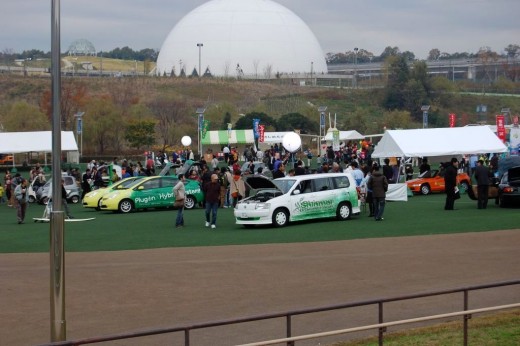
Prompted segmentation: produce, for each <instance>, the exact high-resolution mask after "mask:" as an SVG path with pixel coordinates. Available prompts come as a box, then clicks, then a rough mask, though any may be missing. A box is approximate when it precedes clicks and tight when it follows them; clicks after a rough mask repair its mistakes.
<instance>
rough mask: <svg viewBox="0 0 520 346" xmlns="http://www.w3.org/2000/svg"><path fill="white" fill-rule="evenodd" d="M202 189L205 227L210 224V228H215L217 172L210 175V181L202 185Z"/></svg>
mask: <svg viewBox="0 0 520 346" xmlns="http://www.w3.org/2000/svg"><path fill="white" fill-rule="evenodd" d="M203 190H204V199H205V201H206V227H209V226H210V224H211V228H212V229H215V228H217V211H218V205H219V203H220V184H219V182H218V175H217V174H212V175H211V181H210V182H207V183H206V184H204V185H203ZM210 212H211V218H210Z"/></svg>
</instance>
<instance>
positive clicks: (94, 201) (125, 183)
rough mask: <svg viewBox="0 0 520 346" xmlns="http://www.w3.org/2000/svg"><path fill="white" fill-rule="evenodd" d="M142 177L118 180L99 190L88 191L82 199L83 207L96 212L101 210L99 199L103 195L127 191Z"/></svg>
mask: <svg viewBox="0 0 520 346" xmlns="http://www.w3.org/2000/svg"><path fill="white" fill-rule="evenodd" d="M142 178H143V177H130V178H125V179H123V180H120V181H118V182H116V183H114V184H112V185H110V186H108V187H104V188H101V189H97V190H93V191H90V192H89V193H87V194H86V195H85V197H83V206H84V207H85V208H96V210H100V209H101V207H100V206H101V199H102V198H103V196H104V195H106V194H108V193H110V192H112V191H119V190H124V189H128V188H129V187H130V186H132V185H133V184H134V183H135V182H136V180H139V179H142Z"/></svg>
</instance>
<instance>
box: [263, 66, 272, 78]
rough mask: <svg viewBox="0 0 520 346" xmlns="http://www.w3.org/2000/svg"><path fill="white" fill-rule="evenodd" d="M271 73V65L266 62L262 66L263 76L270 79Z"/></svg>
mask: <svg viewBox="0 0 520 346" xmlns="http://www.w3.org/2000/svg"><path fill="white" fill-rule="evenodd" d="M272 74H273V65H271V64H267V65H265V67H264V77H265V79H271V75H272Z"/></svg>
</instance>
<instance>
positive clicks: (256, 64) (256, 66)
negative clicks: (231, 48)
mask: <svg viewBox="0 0 520 346" xmlns="http://www.w3.org/2000/svg"><path fill="white" fill-rule="evenodd" d="M258 65H260V60H257V59H255V60H253V67H254V69H255V79H258Z"/></svg>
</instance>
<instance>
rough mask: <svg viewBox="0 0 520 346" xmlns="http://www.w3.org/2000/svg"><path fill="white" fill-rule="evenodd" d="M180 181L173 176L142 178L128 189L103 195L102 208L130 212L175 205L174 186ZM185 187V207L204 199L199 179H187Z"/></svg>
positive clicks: (189, 207)
mask: <svg viewBox="0 0 520 346" xmlns="http://www.w3.org/2000/svg"><path fill="white" fill-rule="evenodd" d="M178 181H179V179H178V178H177V177H173V176H153V177H145V178H142V179H140V180H138V181H137V182H136V183H135V184H133V185H131V186H130V187H129V188H127V189H124V190H115V191H112V192H110V193H108V194H106V195H105V196H103V199H102V200H101V210H112V211H119V212H122V213H129V212H132V211H134V210H137V209H148V208H169V207H173V202H174V201H175V198H174V196H173V187H174V186H175V185H176V184H177V182H178ZM185 189H186V199H185V203H184V206H185V208H187V209H191V208H194V207H195V205H196V204H197V203H199V202H202V201H203V200H204V193H203V192H202V189H201V187H200V184H199V183H198V182H197V181H195V180H186V186H185Z"/></svg>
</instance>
